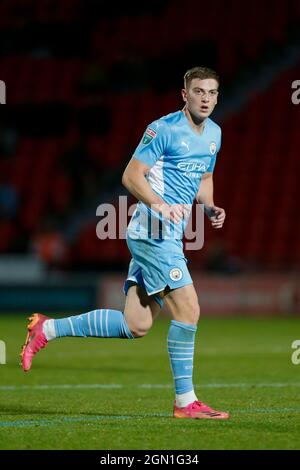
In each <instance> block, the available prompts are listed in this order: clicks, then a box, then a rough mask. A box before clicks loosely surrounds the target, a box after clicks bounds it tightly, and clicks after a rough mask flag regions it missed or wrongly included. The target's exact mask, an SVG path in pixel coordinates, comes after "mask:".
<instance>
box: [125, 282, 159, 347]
mask: <svg viewBox="0 0 300 470" xmlns="http://www.w3.org/2000/svg"><path fill="white" fill-rule="evenodd" d="M160 310H161V305H160V304H159V303H158V302H157V300H155V298H154V297H153V296H151V297H150V296H149V295H147V292H146V290H145V289H144V288H143V287H141V286H139V285H137V284H133V285H132V286H131V287H129V289H128V292H127V296H126V303H125V308H124V316H125V320H126V323H127V325H128V328H129V329H130V331H131V333H132V335H133V336H134V337H135V338H140V337H142V336H145V335H146V334H147V332H148V331H149V330H150V328H151V326H152V324H153V320H154V319H155V318H156V317H157V316H158V315H159V312H160Z"/></svg>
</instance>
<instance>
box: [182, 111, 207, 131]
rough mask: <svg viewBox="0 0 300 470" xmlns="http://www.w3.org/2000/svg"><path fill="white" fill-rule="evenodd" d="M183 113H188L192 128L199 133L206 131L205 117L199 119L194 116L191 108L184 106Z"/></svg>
mask: <svg viewBox="0 0 300 470" xmlns="http://www.w3.org/2000/svg"><path fill="white" fill-rule="evenodd" d="M182 111H183V113H184V114H185V115H186V117H187V119H188V121H189V123H190V125H191V126H192V128H193V129H194V130H195V131H196V132H197V133H198V134H202V132H203V131H204V122H205V119H198V118H196V116H194V115H193V114H192V113H191V112H190V111H189V109H188V108H187V107H186V106H184V108H183V110H182Z"/></svg>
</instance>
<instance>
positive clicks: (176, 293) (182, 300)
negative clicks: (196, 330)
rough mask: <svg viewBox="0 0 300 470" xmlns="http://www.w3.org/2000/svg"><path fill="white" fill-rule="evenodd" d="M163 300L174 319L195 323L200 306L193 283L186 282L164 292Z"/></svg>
mask: <svg viewBox="0 0 300 470" xmlns="http://www.w3.org/2000/svg"><path fill="white" fill-rule="evenodd" d="M164 302H165V304H166V306H167V308H168V310H169V311H170V313H171V316H172V318H173V319H174V320H176V321H180V322H183V323H188V324H192V325H196V324H197V322H198V320H199V315H200V307H199V301H198V296H197V293H196V290H195V287H194V284H188V285H186V286H183V287H178V289H172V290H170V291H169V292H167V293H166V295H165V297H164Z"/></svg>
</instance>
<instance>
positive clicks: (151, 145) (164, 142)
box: [122, 121, 184, 223]
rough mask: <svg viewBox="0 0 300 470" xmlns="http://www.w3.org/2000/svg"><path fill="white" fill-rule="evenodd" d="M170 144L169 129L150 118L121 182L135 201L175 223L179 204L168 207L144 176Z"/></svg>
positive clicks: (180, 213) (179, 211) (180, 214)
mask: <svg viewBox="0 0 300 470" xmlns="http://www.w3.org/2000/svg"><path fill="white" fill-rule="evenodd" d="M169 143H170V129H169V127H168V125H167V124H165V123H164V122H162V121H154V122H153V123H152V124H151V126H150V127H148V128H147V129H146V131H145V133H144V136H143V137H142V139H141V141H140V143H139V145H138V146H137V148H136V150H135V152H134V154H133V157H132V159H131V160H130V162H129V163H128V165H127V167H126V169H125V171H124V173H123V177H122V183H123V185H124V186H125V188H126V189H128V191H129V192H130V193H131V194H132V195H133V196H135V197H136V198H137V199H138V200H139V201H142V202H143V203H144V204H146V205H147V206H148V207H151V209H153V210H155V211H157V212H160V213H161V214H162V216H163V217H165V218H167V219H171V220H173V222H175V223H179V222H180V220H181V219H182V217H183V211H184V209H183V207H182V205H181V204H175V205H172V206H170V205H169V204H167V203H166V202H165V201H164V200H163V199H162V198H161V197H160V196H159V195H158V194H156V193H155V192H154V191H153V189H152V187H151V185H150V183H149V182H148V180H147V178H146V177H147V175H148V173H149V171H150V169H151V167H152V166H153V165H155V163H156V162H157V160H158V159H159V158H160V157H161V156H162V155H164V154H165V152H166V151H167V149H168V145H169Z"/></svg>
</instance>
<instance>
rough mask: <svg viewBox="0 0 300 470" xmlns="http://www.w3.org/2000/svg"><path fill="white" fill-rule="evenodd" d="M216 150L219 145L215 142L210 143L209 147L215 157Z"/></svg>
mask: <svg viewBox="0 0 300 470" xmlns="http://www.w3.org/2000/svg"><path fill="white" fill-rule="evenodd" d="M216 150H217V145H216V143H215V142H211V143H210V146H209V151H210V153H211V154H212V155H214V154H215V153H216Z"/></svg>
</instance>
